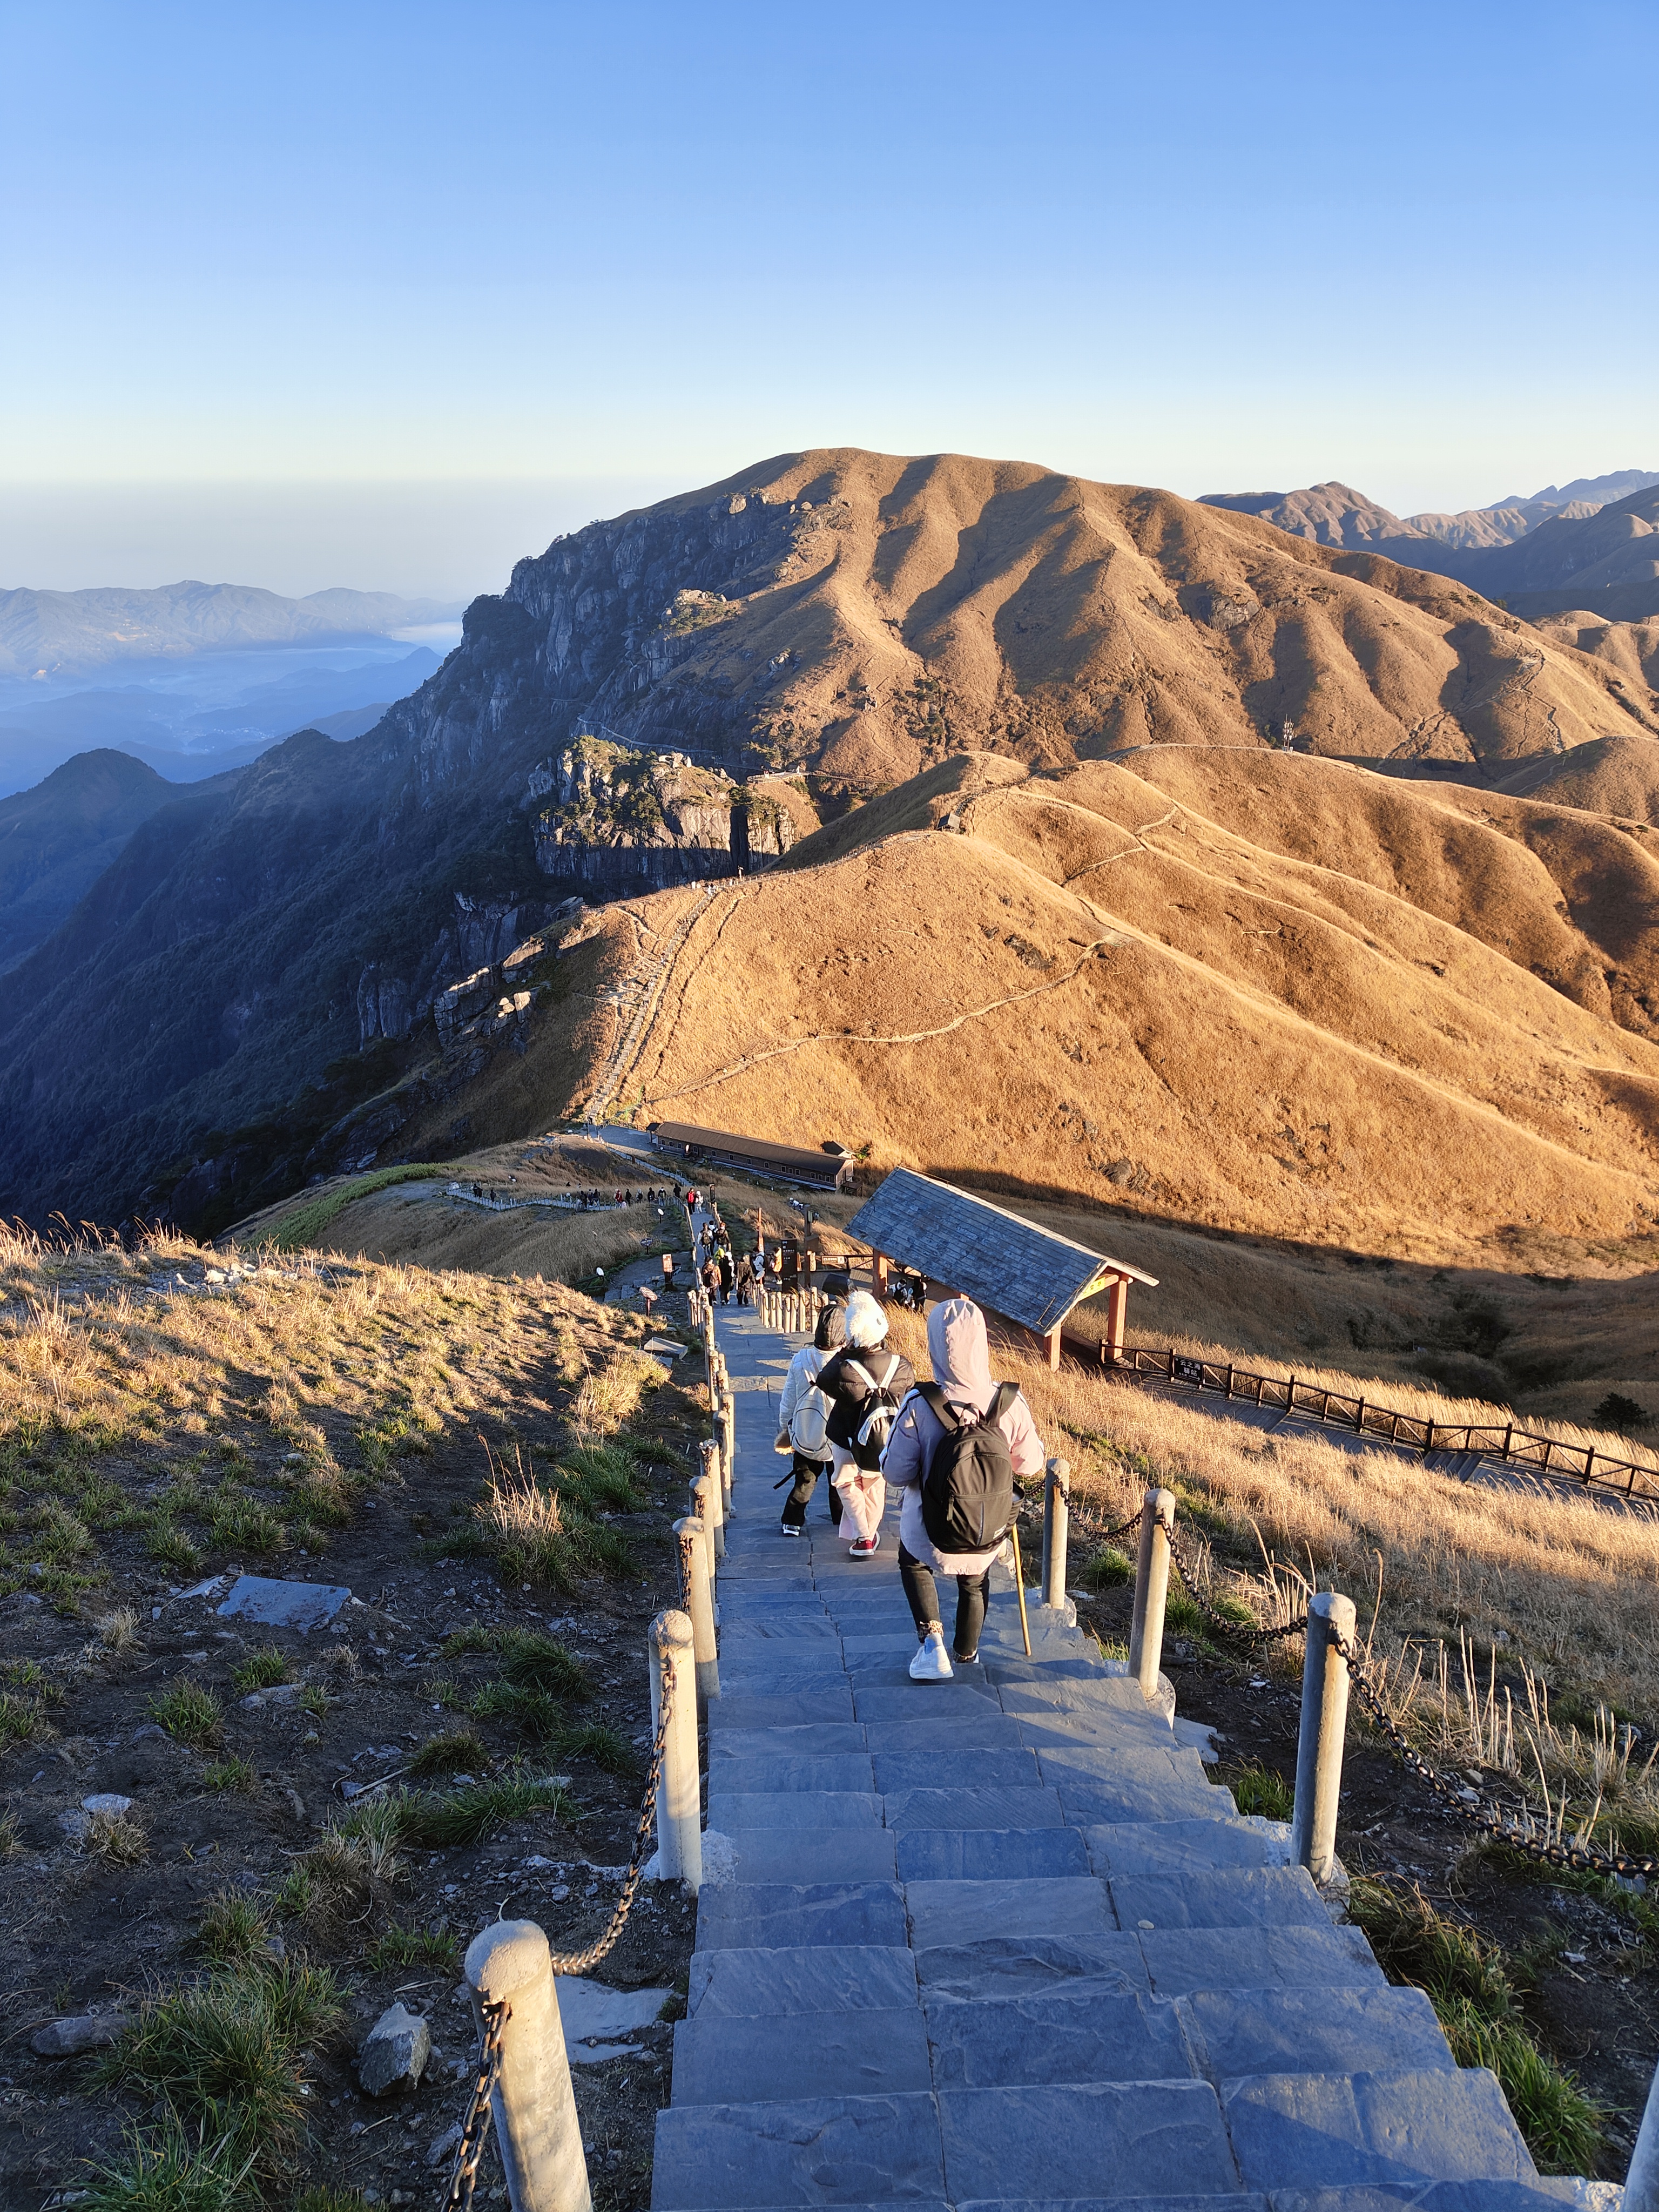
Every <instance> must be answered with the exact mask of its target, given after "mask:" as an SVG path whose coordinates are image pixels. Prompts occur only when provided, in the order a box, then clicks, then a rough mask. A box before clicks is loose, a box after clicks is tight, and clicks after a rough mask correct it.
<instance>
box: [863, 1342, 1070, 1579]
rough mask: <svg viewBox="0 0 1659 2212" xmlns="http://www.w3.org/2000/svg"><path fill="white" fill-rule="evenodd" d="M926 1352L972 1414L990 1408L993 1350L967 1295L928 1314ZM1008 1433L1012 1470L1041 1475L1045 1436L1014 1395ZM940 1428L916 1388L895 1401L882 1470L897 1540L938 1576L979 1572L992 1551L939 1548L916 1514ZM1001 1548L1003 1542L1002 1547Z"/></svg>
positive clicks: (936, 1375)
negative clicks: (894, 1495)
mask: <svg viewBox="0 0 1659 2212" xmlns="http://www.w3.org/2000/svg"><path fill="white" fill-rule="evenodd" d="M927 1356H928V1358H929V1359H930V1360H931V1362H932V1363H933V1380H934V1382H935V1383H938V1385H939V1389H941V1390H942V1391H943V1392H944V1393H945V1397H946V1398H947V1399H948V1400H949V1401H951V1404H952V1405H956V1406H971V1407H973V1409H974V1411H975V1413H987V1412H988V1411H989V1410H990V1405H991V1401H992V1399H993V1398H994V1396H995V1395H996V1389H997V1386H996V1383H994V1381H993V1379H992V1376H991V1356H990V1351H989V1348H988V1346H987V1343H986V1340H985V1316H984V1315H983V1314H982V1313H981V1311H980V1310H979V1308H978V1307H977V1306H976V1305H975V1304H974V1303H973V1301H972V1299H971V1298H947V1299H946V1300H945V1303H944V1304H942V1305H937V1306H935V1307H934V1308H933V1311H932V1313H930V1314H929V1315H928V1316H927ZM997 1425H998V1427H999V1428H1000V1430H1001V1431H1002V1433H1003V1435H1004V1436H1005V1437H1006V1438H1007V1439H1008V1455H1009V1457H1010V1459H1012V1462H1013V1466H1014V1473H1015V1474H1016V1476H1018V1477H1020V1478H1022V1479H1023V1478H1024V1477H1025V1476H1027V1475H1032V1474H1041V1472H1042V1467H1043V1463H1044V1458H1045V1454H1044V1451H1043V1445H1042V1437H1040V1436H1038V1434H1037V1432H1036V1423H1035V1422H1034V1421H1033V1420H1032V1419H1031V1409H1030V1407H1029V1406H1028V1405H1027V1404H1026V1402H1025V1401H1024V1398H1023V1397H1017V1398H1016V1399H1015V1400H1014V1401H1013V1403H1012V1405H1011V1406H1010V1407H1008V1408H1007V1410H1006V1412H1005V1413H1004V1414H1003V1416H1002V1419H1000V1422H999V1423H998V1424H997ZM944 1434H945V1431H944V1429H943V1427H942V1426H941V1425H940V1424H939V1421H938V1420H937V1419H935V1418H934V1415H933V1412H932V1410H931V1409H930V1407H928V1405H927V1401H926V1400H925V1399H923V1398H921V1397H919V1396H918V1395H916V1393H915V1391H912V1392H911V1394H910V1395H909V1396H908V1398H907V1399H906V1400H905V1401H904V1403H903V1404H902V1406H901V1407H899V1413H898V1419H896V1421H895V1422H894V1424H893V1432H892V1434H891V1435H890V1437H888V1439H887V1455H886V1457H885V1458H884V1460H883V1462H882V1467H881V1471H882V1473H883V1474H884V1475H885V1476H886V1478H887V1480H889V1482H890V1483H892V1484H894V1485H895V1486H896V1487H897V1488H898V1490H899V1491H900V1492H901V1496H900V1500H899V1541H900V1543H901V1544H902V1545H903V1547H904V1548H905V1550H906V1551H907V1552H908V1553H909V1554H910V1556H911V1557H912V1559H920V1560H921V1561H922V1562H923V1563H924V1565H927V1566H930V1567H932V1568H933V1570H934V1571H935V1572H936V1573H938V1574H942V1575H982V1574H983V1573H984V1572H985V1570H986V1569H987V1567H988V1566H989V1565H990V1564H991V1562H992V1560H993V1559H995V1557H996V1555H997V1554H996V1550H995V1549H993V1550H991V1551H988V1552H940V1551H939V1550H936V1549H935V1547H934V1545H933V1539H932V1538H931V1537H930V1536H929V1535H928V1534H927V1529H926V1528H925V1527H924V1526H923V1524H922V1518H921V1486H922V1481H923V1480H924V1478H925V1477H926V1475H927V1469H928V1467H929V1466H930V1465H931V1463H932V1462H933V1454H934V1451H935V1450H936V1449H938V1446H939V1440H940V1438H941V1437H943V1436H944ZM999 1548H1000V1547H999Z"/></svg>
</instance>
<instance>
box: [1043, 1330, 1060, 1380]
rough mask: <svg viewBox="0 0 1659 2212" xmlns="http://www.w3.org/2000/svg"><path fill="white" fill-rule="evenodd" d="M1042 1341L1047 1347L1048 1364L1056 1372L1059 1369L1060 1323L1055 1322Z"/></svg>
mask: <svg viewBox="0 0 1659 2212" xmlns="http://www.w3.org/2000/svg"><path fill="white" fill-rule="evenodd" d="M1043 1342H1044V1343H1045V1344H1046V1345H1047V1346H1048V1365H1049V1367H1050V1368H1051V1370H1053V1371H1054V1373H1056V1374H1058V1373H1059V1371H1060V1324H1059V1323H1058V1322H1056V1323H1055V1324H1054V1328H1051V1329H1050V1330H1049V1332H1048V1335H1047V1336H1046V1337H1045V1338H1044V1339H1043Z"/></svg>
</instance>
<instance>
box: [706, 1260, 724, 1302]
mask: <svg viewBox="0 0 1659 2212" xmlns="http://www.w3.org/2000/svg"><path fill="white" fill-rule="evenodd" d="M702 1286H703V1289H704V1290H705V1291H707V1292H708V1303H709V1304H710V1305H713V1304H714V1300H715V1299H716V1298H717V1297H719V1296H720V1269H719V1267H716V1265H715V1264H714V1258H713V1256H712V1255H711V1256H710V1257H709V1258H708V1259H707V1260H705V1261H703V1263H702Z"/></svg>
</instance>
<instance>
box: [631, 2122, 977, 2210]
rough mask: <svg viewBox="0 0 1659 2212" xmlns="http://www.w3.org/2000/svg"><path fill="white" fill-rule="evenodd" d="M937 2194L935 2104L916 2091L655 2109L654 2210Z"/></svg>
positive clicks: (940, 2183)
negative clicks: (662, 2110) (866, 2095)
mask: <svg viewBox="0 0 1659 2212" xmlns="http://www.w3.org/2000/svg"><path fill="white" fill-rule="evenodd" d="M895 2197H896V2198H898V2199H900V2200H906V2199H910V2198H915V2197H930V2198H933V2199H935V2200H937V2199H940V2198H943V2197H945V2168H944V2160H943V2155H942V2152H941V2147H940V2139H939V2112H938V2109H937V2107H936V2106H935V2104H934V2101H933V2098H932V2097H931V2096H930V2095H928V2094H927V2093H921V2092H918V2093H910V2094H900V2095H896V2096H889V2097H805V2098H799V2099H796V2100H791V2101H789V2102H787V2103H781V2104H732V2105H671V2106H668V2107H667V2109H666V2110H665V2111H664V2112H659V2113H658V2115H657V2147H656V2158H655V2161H654V2166H653V2178H652V2186H651V2203H652V2207H653V2212H701V2209H702V2208H704V2207H708V2208H720V2212H725V2208H734V2207H744V2206H751V2205H769V2206H773V2205H775V2206H784V2205H797V2204H871V2203H879V2202H881V2201H883V2200H887V2201H890V2200H892V2199H893V2198H895Z"/></svg>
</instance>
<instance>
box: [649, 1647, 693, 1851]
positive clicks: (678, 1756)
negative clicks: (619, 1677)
mask: <svg viewBox="0 0 1659 2212" xmlns="http://www.w3.org/2000/svg"><path fill="white" fill-rule="evenodd" d="M650 1656H651V1736H652V1741H653V1742H654V1741H656V1735H657V1730H658V1729H659V1727H660V1725H661V1723H662V1701H663V1699H664V1697H665V1696H666V1697H667V1698H668V1699H669V1700H670V1705H671V1710H670V1713H669V1719H668V1734H667V1735H666V1736H665V1739H664V1741H663V1747H662V1771H661V1773H660V1774H659V1776H658V1778H657V1867H656V1871H657V1873H658V1875H659V1876H661V1877H662V1878H663V1879H664V1880H665V1881H672V1880H673V1879H674V1878H675V1877H676V1876H677V1875H678V1878H679V1880H680V1881H683V1882H684V1884H685V1885H686V1887H687V1888H688V1889H690V1890H692V1891H694V1892H695V1891H696V1889H697V1888H698V1887H700V1886H701V1885H702V1793H701V1790H700V1789H699V1786H698V1778H697V1666H696V1630H695V1628H694V1627H693V1626H692V1621H691V1616H690V1614H689V1613H679V1612H668V1613H659V1614H658V1615H657V1617H656V1619H655V1620H653V1622H652V1624H651V1637H650Z"/></svg>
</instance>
